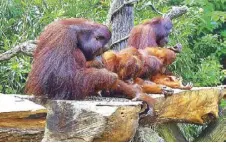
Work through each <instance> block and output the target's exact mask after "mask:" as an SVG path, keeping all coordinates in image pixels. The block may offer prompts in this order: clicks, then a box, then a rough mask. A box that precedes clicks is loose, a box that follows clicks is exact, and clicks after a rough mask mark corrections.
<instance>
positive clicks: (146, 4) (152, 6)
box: [137, 1, 163, 15]
mask: <svg viewBox="0 0 226 143" xmlns="http://www.w3.org/2000/svg"><path fill="white" fill-rule="evenodd" d="M148 6H150V7H151V8H152V10H153V11H154V12H156V13H158V14H160V15H163V13H162V12H160V11H158V10H157V9H156V8H155V6H154V5H153V4H152V3H151V2H150V1H149V2H147V3H145V4H144V5H143V6H142V7H141V8H137V10H138V11H139V10H142V9H144V8H146V7H148Z"/></svg>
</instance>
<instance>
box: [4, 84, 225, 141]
mask: <svg viewBox="0 0 226 143" xmlns="http://www.w3.org/2000/svg"><path fill="white" fill-rule="evenodd" d="M175 92H176V94H174V95H173V96H170V97H167V98H166V99H165V98H163V97H162V95H157V96H156V95H151V96H153V97H157V104H156V106H155V108H154V111H155V113H156V114H155V116H153V115H154V114H153V113H151V114H150V115H149V114H143V115H142V116H140V117H139V113H140V112H141V111H143V109H141V104H142V102H139V101H130V100H127V99H122V98H92V99H89V100H88V101H63V100H59V101H48V102H47V103H46V105H47V106H46V107H47V110H48V116H47V120H46V121H47V124H46V126H45V115H46V109H45V108H44V107H42V106H39V105H37V104H34V103H32V102H30V101H28V100H25V99H21V97H22V96H18V95H16V96H14V95H2V94H0V104H1V107H0V141H41V140H42V138H43V132H44V126H45V128H46V129H45V134H44V138H43V141H130V140H132V138H133V136H134V134H135V131H136V130H137V127H138V121H139V124H140V125H139V128H138V130H137V133H136V137H135V140H134V141H163V140H164V141H186V140H185V139H184V138H183V135H181V133H180V131H179V129H178V127H177V126H176V123H177V122H189V123H197V124H203V123H208V122H210V121H213V120H215V119H216V118H218V117H219V115H218V103H219V101H220V99H221V98H222V97H223V96H224V95H225V94H224V93H225V90H222V89H221V88H204V89H200V88H199V89H196V88H194V91H175ZM23 97H26V98H28V97H32V96H23ZM32 104H34V105H32ZM143 108H145V106H144V107H143ZM144 115H145V116H144ZM171 122H173V123H171ZM163 123H164V124H163ZM152 126H155V127H156V129H154V130H153V128H152ZM153 132H155V133H156V134H150V133H153ZM149 137H151V139H150V140H148V138H149ZM161 137H162V138H161Z"/></svg>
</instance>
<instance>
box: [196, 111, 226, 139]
mask: <svg viewBox="0 0 226 143" xmlns="http://www.w3.org/2000/svg"><path fill="white" fill-rule="evenodd" d="M195 141H197V142H225V141H226V107H224V109H223V110H222V111H221V116H220V118H219V120H216V121H214V122H211V123H210V124H209V125H208V127H207V128H206V129H205V130H204V131H203V132H202V133H201V135H200V136H199V137H198V138H197V139H196V140H195Z"/></svg>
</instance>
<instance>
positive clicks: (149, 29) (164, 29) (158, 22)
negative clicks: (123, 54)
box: [128, 17, 172, 49]
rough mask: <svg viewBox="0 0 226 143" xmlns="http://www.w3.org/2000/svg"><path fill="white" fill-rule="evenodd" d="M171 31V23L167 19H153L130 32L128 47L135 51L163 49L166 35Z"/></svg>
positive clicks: (166, 38) (166, 41) (166, 39)
mask: <svg viewBox="0 0 226 143" xmlns="http://www.w3.org/2000/svg"><path fill="white" fill-rule="evenodd" d="M171 29H172V22H171V20H170V19H169V18H161V17H156V18H153V19H151V20H148V21H146V22H144V23H143V24H139V25H137V26H135V27H134V28H133V29H132V30H131V32H130V37H129V39H128V46H132V47H135V48H137V49H144V48H146V47H163V46H165V45H166V44H167V43H168V35H169V33H170V32H171Z"/></svg>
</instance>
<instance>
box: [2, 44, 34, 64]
mask: <svg viewBox="0 0 226 143" xmlns="http://www.w3.org/2000/svg"><path fill="white" fill-rule="evenodd" d="M36 46H37V41H36V40H29V41H26V42H24V43H21V44H19V45H17V46H15V47H14V48H11V49H10V50H8V51H6V52H4V53H2V54H0V61H5V60H9V59H11V58H12V57H14V56H16V55H17V54H18V53H24V54H25V55H28V56H33V52H34V50H35V48H36Z"/></svg>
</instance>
